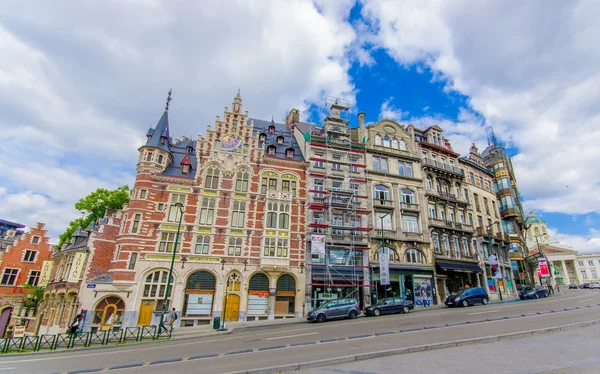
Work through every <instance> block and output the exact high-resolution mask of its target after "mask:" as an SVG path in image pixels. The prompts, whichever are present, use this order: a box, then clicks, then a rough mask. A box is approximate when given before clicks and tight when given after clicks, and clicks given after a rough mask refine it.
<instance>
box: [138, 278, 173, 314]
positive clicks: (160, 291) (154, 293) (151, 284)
mask: <svg viewBox="0 0 600 374" xmlns="http://www.w3.org/2000/svg"><path fill="white" fill-rule="evenodd" d="M168 279H169V272H168V271H165V270H158V271H155V272H153V273H150V274H148V276H147V277H146V281H145V282H144V293H143V295H142V297H143V298H144V299H146V300H148V299H152V300H154V311H156V312H158V311H161V310H162V309H163V303H164V299H165V294H166V292H167V280H168ZM173 288H175V287H171V289H170V290H169V294H170V295H169V296H171V294H172V293H173ZM169 304H170V297H168V298H167V305H169ZM167 309H168V308H167Z"/></svg>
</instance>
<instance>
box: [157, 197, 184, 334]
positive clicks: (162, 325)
mask: <svg viewBox="0 0 600 374" xmlns="http://www.w3.org/2000/svg"><path fill="white" fill-rule="evenodd" d="M173 207H177V209H178V210H179V213H180V214H179V223H178V225H177V234H176V235H175V244H174V245H173V256H171V268H170V269H169V278H168V279H167V289H166V291H165V299H164V300H163V306H162V312H161V314H160V324H159V326H158V331H159V332H160V331H162V330H163V329H164V328H165V313H166V311H167V300H168V298H169V295H170V294H171V280H172V278H173V265H174V264H175V255H176V254H177V244H179V232H180V229H181V220H182V219H183V212H184V208H183V204H181V203H176V204H174V205H173Z"/></svg>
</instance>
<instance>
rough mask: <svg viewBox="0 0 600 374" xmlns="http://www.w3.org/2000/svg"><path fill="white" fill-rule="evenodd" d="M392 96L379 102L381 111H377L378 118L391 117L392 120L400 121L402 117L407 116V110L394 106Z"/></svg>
mask: <svg viewBox="0 0 600 374" xmlns="http://www.w3.org/2000/svg"><path fill="white" fill-rule="evenodd" d="M392 100H394V98H393V97H390V98H388V99H387V100H385V101H384V102H383V104H381V111H380V112H379V119H391V120H394V121H400V120H402V118H403V117H405V116H407V115H408V114H409V113H408V112H403V111H402V110H401V109H400V108H396V107H395V106H394V104H392Z"/></svg>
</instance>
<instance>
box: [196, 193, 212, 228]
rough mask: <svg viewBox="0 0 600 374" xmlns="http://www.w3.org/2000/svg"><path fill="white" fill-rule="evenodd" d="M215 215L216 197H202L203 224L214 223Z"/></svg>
mask: <svg viewBox="0 0 600 374" xmlns="http://www.w3.org/2000/svg"><path fill="white" fill-rule="evenodd" d="M214 216H215V198H214V197H212V198H211V197H205V198H203V199H202V205H201V207H200V221H199V223H200V224H201V225H212V224H213V219H214Z"/></svg>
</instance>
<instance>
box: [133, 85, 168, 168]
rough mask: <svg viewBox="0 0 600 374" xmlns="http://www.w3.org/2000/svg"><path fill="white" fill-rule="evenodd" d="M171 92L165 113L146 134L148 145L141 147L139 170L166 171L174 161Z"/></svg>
mask: <svg viewBox="0 0 600 374" xmlns="http://www.w3.org/2000/svg"><path fill="white" fill-rule="evenodd" d="M171 92H172V91H171V90H169V96H168V97H167V104H166V106H165V111H164V112H163V115H162V116H161V117H160V120H159V121H158V123H157V124H156V126H155V127H154V128H150V129H148V132H147V133H146V144H144V145H143V146H142V147H140V149H139V151H140V158H139V162H138V168H139V167H142V166H149V167H152V168H153V169H155V170H157V171H160V172H162V171H164V170H165V168H166V167H167V166H168V165H169V164H170V163H171V161H172V160H173V154H172V151H171V144H172V142H173V139H171V134H170V132H169V104H170V103H171V100H172V99H171Z"/></svg>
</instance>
